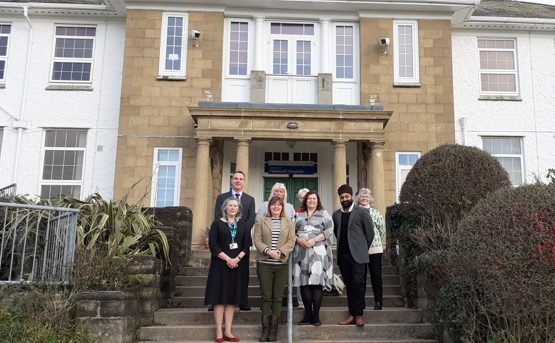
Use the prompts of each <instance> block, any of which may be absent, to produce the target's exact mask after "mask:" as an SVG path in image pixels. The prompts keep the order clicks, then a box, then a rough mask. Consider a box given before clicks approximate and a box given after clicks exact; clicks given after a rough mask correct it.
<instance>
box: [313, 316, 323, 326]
mask: <svg viewBox="0 0 555 343" xmlns="http://www.w3.org/2000/svg"><path fill="white" fill-rule="evenodd" d="M312 325H314V326H322V322H321V321H320V318H315V319H313V320H312Z"/></svg>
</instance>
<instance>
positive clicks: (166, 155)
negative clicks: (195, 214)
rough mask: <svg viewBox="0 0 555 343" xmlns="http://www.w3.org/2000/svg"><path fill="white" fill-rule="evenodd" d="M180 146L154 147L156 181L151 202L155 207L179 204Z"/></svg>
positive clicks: (153, 185) (153, 184)
mask: <svg viewBox="0 0 555 343" xmlns="http://www.w3.org/2000/svg"><path fill="white" fill-rule="evenodd" d="M181 152H182V149H180V148H155V149H154V182H153V183H152V195H153V196H152V197H151V204H152V206H155V207H167V206H178V205H179V190H180V188H181Z"/></svg>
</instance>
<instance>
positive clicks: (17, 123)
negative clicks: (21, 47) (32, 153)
mask: <svg viewBox="0 0 555 343" xmlns="http://www.w3.org/2000/svg"><path fill="white" fill-rule="evenodd" d="M22 8H23V16H24V17H25V19H27V24H28V25H29V42H28V43H27V61H26V66H25V77H24V78H23V95H22V96H21V107H20V110H19V120H17V121H15V122H14V123H13V127H14V128H17V142H16V145H15V159H14V167H13V174H12V183H17V173H18V170H19V156H20V155H21V154H20V151H21V142H22V140H23V130H25V129H27V123H25V121H24V120H25V103H26V102H27V85H28V84H29V68H30V67H31V48H32V46H33V25H32V24H31V20H30V19H29V6H28V5H23V6H22Z"/></svg>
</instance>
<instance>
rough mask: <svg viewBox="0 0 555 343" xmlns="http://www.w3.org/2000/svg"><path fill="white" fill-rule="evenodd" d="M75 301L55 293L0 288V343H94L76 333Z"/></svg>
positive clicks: (45, 290)
mask: <svg viewBox="0 0 555 343" xmlns="http://www.w3.org/2000/svg"><path fill="white" fill-rule="evenodd" d="M73 299H74V298H73V297H72V296H69V297H65V296H63V295H62V294H60V293H59V292H57V290H55V289H39V288H34V287H29V286H25V287H17V286H10V287H9V288H8V287H2V288H0V343H16V342H17V343H93V342H94V340H93V339H91V338H89V337H88V336H87V335H86V334H84V333H81V332H76V331H75V322H74V319H73V309H74V305H75V304H74V300H73Z"/></svg>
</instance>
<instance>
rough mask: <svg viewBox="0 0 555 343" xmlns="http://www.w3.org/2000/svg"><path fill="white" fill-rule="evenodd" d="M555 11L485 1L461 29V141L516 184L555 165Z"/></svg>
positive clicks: (456, 39)
mask: <svg viewBox="0 0 555 343" xmlns="http://www.w3.org/2000/svg"><path fill="white" fill-rule="evenodd" d="M554 84H555V6H548V5H542V4H530V3H524V2H518V1H508V0H495V1H494V0H482V1H481V3H480V5H479V6H478V8H477V9H476V11H475V12H474V13H473V15H472V16H471V17H470V18H469V19H468V20H467V21H466V22H464V23H461V24H459V25H456V26H455V27H454V29H453V86H454V89H455V90H456V92H455V97H454V99H455V127H456V140H457V142H458V143H461V144H466V145H472V146H476V147H478V148H481V149H484V150H486V151H488V152H489V153H491V154H492V155H493V156H495V157H496V158H497V159H498V160H499V161H500V162H501V164H502V165H503V167H505V169H506V170H507V171H508V173H509V175H510V178H511V181H512V183H513V185H515V186H518V185H521V184H524V183H533V182H535V181H536V180H541V181H544V182H545V181H546V179H545V176H546V175H547V172H548V169H549V168H554V167H555V154H554V153H553V148H554V147H555V93H554V92H553V85H554Z"/></svg>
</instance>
